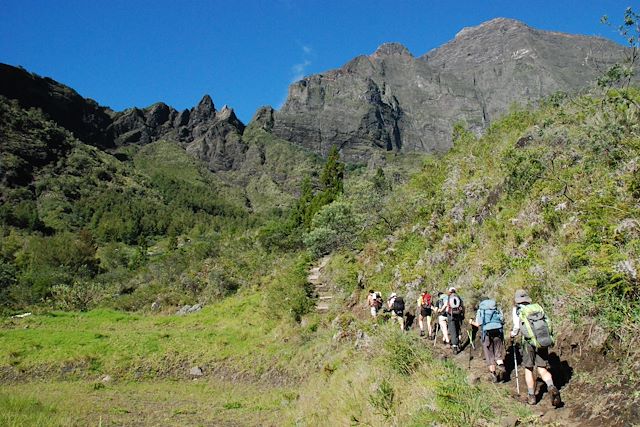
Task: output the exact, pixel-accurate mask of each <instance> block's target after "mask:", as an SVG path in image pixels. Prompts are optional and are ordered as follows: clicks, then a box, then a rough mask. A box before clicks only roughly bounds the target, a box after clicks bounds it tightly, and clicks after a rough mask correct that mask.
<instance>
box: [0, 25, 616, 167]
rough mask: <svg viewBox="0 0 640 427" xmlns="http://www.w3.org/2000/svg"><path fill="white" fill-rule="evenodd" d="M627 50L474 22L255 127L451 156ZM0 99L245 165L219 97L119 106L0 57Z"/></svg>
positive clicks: (328, 81)
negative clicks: (456, 147)
mask: <svg viewBox="0 0 640 427" xmlns="http://www.w3.org/2000/svg"><path fill="white" fill-rule="evenodd" d="M624 49H625V48H624V47H622V46H620V45H618V44H616V43H614V42H612V41H610V40H606V39H603V38H598V37H588V36H578V35H570V34H563V33H558V32H550V31H541V30H536V29H533V28H530V27H528V26H527V25H525V24H523V23H521V22H519V21H515V20H510V19H504V18H498V19H494V20H491V21H488V22H485V23H483V24H481V25H479V26H477V27H471V28H465V29H463V30H462V31H460V32H459V33H458V34H457V36H456V37H455V39H454V40H452V41H450V42H448V43H446V44H445V45H443V46H442V47H439V48H437V49H434V50H432V51H430V52H428V53H427V54H425V55H423V56H420V57H414V56H413V55H412V54H411V53H410V52H409V51H408V50H407V49H406V48H405V47H404V46H402V45H400V44H397V43H387V44H384V45H382V46H380V47H379V48H378V49H377V50H376V51H375V52H374V53H373V54H372V55H369V56H365V55H362V56H358V57H356V58H354V59H353V60H351V61H349V62H348V63H347V64H345V65H344V66H343V67H341V68H339V69H336V70H331V71H327V72H325V73H322V74H317V75H313V76H309V77H305V78H304V79H302V80H300V81H298V82H296V83H294V84H292V85H291V86H290V88H289V96H288V98H287V101H286V102H285V104H284V105H283V107H282V109H281V110H280V111H275V110H274V109H272V108H271V107H263V108H261V109H259V110H258V112H257V113H256V115H255V117H254V119H253V120H252V122H254V124H255V125H256V126H259V127H261V128H262V129H264V130H266V131H268V132H271V133H272V134H273V135H275V136H277V137H279V138H282V139H284V140H288V141H291V142H294V143H296V144H299V145H301V146H303V147H304V148H306V149H308V150H310V151H312V152H315V153H317V154H320V155H322V156H326V155H327V154H328V152H329V149H330V148H331V146H333V145H337V146H338V148H339V149H340V151H341V154H342V156H343V158H345V159H346V160H349V161H366V160H367V159H368V158H369V157H370V156H371V153H372V152H373V151H375V149H382V150H387V151H396V152H415V151H417V152H442V151H446V150H447V149H448V148H449V147H451V143H452V139H451V131H452V126H453V123H456V122H464V123H466V125H467V127H468V128H469V129H471V130H472V131H475V132H479V131H481V130H482V129H484V128H485V127H486V126H487V125H488V123H489V121H491V120H493V119H495V118H497V117H498V116H500V115H501V114H502V113H504V112H506V111H507V109H508V108H509V106H511V105H512V104H514V103H517V104H520V105H527V104H530V103H535V102H536V101H537V100H539V99H541V98H542V97H544V96H547V95H550V94H552V93H554V92H557V91H566V92H575V91H578V90H580V89H581V88H583V87H585V86H587V85H588V84H589V83H592V82H594V81H595V79H596V78H597V77H598V76H599V75H601V74H602V73H603V72H604V71H605V70H607V69H608V68H609V67H610V66H611V65H612V64H614V63H615V62H618V61H620V60H621V58H622V57H623V55H624ZM0 95H3V96H6V97H7V98H10V99H17V100H18V101H19V102H20V104H21V105H22V106H25V107H38V108H41V109H42V110H43V111H44V112H45V113H46V114H47V115H48V116H49V117H50V118H51V119H53V120H54V121H56V122H57V123H58V124H59V125H61V126H62V127H64V128H66V129H68V130H69V131H71V132H73V133H74V135H75V136H76V137H77V138H78V139H80V140H81V141H83V142H85V143H87V144H90V145H94V146H96V147H100V148H113V147H117V146H121V145H126V144H136V143H138V144H145V143H149V142H152V141H156V140H168V141H175V142H177V143H179V144H180V145H181V146H182V147H183V148H185V149H186V150H187V152H189V153H190V154H192V155H193V156H195V157H197V158H199V159H201V160H203V161H204V162H205V163H206V164H207V165H208V167H209V169H210V170H212V171H225V170H230V169H237V168H240V167H241V165H242V163H243V162H244V161H245V160H246V157H247V150H248V144H247V143H246V141H243V138H242V136H243V132H244V129H245V126H244V124H243V123H241V122H240V121H239V120H238V118H237V117H236V116H235V114H234V112H233V110H232V109H230V108H227V107H226V106H225V107H223V108H222V110H220V111H217V110H216V109H215V107H214V105H213V102H212V100H211V98H210V97H209V96H205V97H204V98H203V99H202V101H200V103H199V104H198V105H197V106H196V107H195V108H193V109H190V110H184V111H181V112H179V111H176V110H175V109H173V108H171V107H169V106H167V105H166V104H163V103H161V102H160V103H157V104H154V105H152V106H149V107H147V108H143V109H140V108H131V109H128V110H126V111H123V112H114V111H112V110H110V109H109V108H107V107H102V106H100V105H98V104H97V103H96V102H95V101H93V100H90V99H85V98H82V97H81V96H80V95H78V94H77V93H76V92H75V91H74V90H73V89H70V88H68V87H66V86H64V85H62V84H60V83H57V82H55V81H53V80H51V79H49V78H40V77H37V76H35V75H32V74H30V73H28V72H26V71H25V70H23V69H18V68H14V67H12V66H9V65H4V64H0Z"/></svg>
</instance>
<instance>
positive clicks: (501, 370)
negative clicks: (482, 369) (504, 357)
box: [496, 365, 507, 381]
mask: <svg viewBox="0 0 640 427" xmlns="http://www.w3.org/2000/svg"><path fill="white" fill-rule="evenodd" d="M506 373H507V370H506V369H505V368H504V365H497V366H496V376H497V377H498V381H504V377H505V375H506Z"/></svg>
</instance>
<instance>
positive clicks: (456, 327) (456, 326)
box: [445, 286, 464, 354]
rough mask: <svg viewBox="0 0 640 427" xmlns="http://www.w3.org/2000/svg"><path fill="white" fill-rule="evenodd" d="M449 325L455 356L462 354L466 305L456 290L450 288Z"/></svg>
mask: <svg viewBox="0 0 640 427" xmlns="http://www.w3.org/2000/svg"><path fill="white" fill-rule="evenodd" d="M445 312H446V313H447V324H448V327H449V341H450V342H451V349H452V350H453V353H454V354H458V353H460V345H459V344H460V332H461V330H460V326H461V324H462V320H463V319H464V304H463V303H462V298H460V296H459V295H458V294H457V293H456V288H454V287H453V286H452V287H450V288H449V296H448V297H447V304H446V306H445Z"/></svg>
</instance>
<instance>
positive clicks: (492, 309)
mask: <svg viewBox="0 0 640 427" xmlns="http://www.w3.org/2000/svg"><path fill="white" fill-rule="evenodd" d="M478 313H479V315H480V322H478V323H480V327H481V328H482V339H484V337H485V335H486V331H492V330H496V329H499V330H502V328H503V325H504V316H503V315H502V312H501V311H500V309H498V307H497V304H496V302H495V300H492V299H486V300H484V301H482V302H481V303H480V305H479V306H478Z"/></svg>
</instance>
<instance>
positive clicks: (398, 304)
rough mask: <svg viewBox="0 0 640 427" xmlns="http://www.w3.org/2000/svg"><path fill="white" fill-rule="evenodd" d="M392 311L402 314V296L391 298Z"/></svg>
mask: <svg viewBox="0 0 640 427" xmlns="http://www.w3.org/2000/svg"><path fill="white" fill-rule="evenodd" d="M393 312H394V313H396V314H397V315H398V316H402V315H403V314H404V300H403V299H402V297H396V299H394V300H393Z"/></svg>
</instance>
